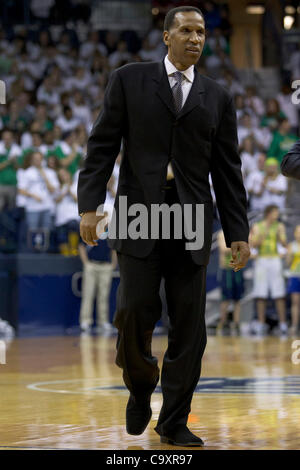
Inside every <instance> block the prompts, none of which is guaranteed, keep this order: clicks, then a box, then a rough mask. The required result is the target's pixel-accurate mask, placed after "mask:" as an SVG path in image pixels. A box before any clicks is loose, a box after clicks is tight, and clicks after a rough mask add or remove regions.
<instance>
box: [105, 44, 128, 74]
mask: <svg viewBox="0 0 300 470" xmlns="http://www.w3.org/2000/svg"><path fill="white" fill-rule="evenodd" d="M130 60H131V54H130V52H129V51H128V47H127V43H126V41H119V42H118V46H117V50H116V51H115V52H112V53H111V54H110V55H109V57H108V62H109V65H110V66H111V67H112V68H117V67H120V66H121V65H123V64H124V63H127V62H129V61H130Z"/></svg>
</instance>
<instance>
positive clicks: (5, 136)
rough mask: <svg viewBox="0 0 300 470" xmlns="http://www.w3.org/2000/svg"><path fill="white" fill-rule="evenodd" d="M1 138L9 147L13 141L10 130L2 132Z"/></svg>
mask: <svg viewBox="0 0 300 470" xmlns="http://www.w3.org/2000/svg"><path fill="white" fill-rule="evenodd" d="M2 140H3V142H4V145H5V147H10V146H11V145H12V143H13V135H12V133H11V132H9V131H7V132H3V134H2Z"/></svg>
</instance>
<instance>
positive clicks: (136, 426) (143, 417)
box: [126, 394, 152, 436]
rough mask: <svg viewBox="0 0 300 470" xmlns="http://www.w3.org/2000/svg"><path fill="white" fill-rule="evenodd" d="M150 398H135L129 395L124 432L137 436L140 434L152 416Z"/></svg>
mask: <svg viewBox="0 0 300 470" xmlns="http://www.w3.org/2000/svg"><path fill="white" fill-rule="evenodd" d="M150 399H151V397H146V398H144V397H143V398H136V397H134V396H133V395H131V394H130V397H129V400H128V403H127V407H126V431H127V432H128V434H133V435H135V436H138V435H139V434H142V433H143V432H144V431H145V429H146V427H147V425H148V423H149V421H150V419H151V416H152V410H151V407H150Z"/></svg>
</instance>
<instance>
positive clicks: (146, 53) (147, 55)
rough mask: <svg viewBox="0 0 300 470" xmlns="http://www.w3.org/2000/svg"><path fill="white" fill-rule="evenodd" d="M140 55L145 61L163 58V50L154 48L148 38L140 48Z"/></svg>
mask: <svg viewBox="0 0 300 470" xmlns="http://www.w3.org/2000/svg"><path fill="white" fill-rule="evenodd" d="M138 55H139V56H140V58H141V59H142V60H143V61H144V62H148V61H152V60H154V61H155V60H161V59H162V54H161V50H160V49H157V48H153V47H152V46H151V45H150V43H149V40H148V39H147V38H145V39H144V40H143V42H142V48H141V49H140V50H139V52H138Z"/></svg>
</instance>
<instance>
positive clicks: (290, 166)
mask: <svg viewBox="0 0 300 470" xmlns="http://www.w3.org/2000/svg"><path fill="white" fill-rule="evenodd" d="M280 167H281V173H282V174H283V175H284V176H288V177H290V178H296V179H298V180H300V140H298V142H296V143H295V144H294V145H293V147H292V148H291V150H290V151H289V152H288V153H287V154H286V155H285V157H284V158H283V160H282V162H281V165H280Z"/></svg>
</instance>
